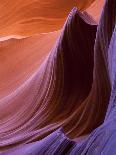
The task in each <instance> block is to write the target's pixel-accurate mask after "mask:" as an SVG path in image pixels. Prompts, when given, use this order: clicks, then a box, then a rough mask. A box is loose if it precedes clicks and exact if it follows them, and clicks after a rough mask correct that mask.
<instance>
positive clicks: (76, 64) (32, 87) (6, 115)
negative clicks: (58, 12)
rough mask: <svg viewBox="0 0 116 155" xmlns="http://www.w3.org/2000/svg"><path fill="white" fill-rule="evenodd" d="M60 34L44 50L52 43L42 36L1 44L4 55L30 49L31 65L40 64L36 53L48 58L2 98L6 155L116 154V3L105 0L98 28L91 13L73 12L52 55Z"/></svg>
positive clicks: (0, 133)
mask: <svg viewBox="0 0 116 155" xmlns="http://www.w3.org/2000/svg"><path fill="white" fill-rule="evenodd" d="M91 2H92V1H91ZM80 6H81V4H80ZM82 8H83V7H82ZM85 8H86V5H85ZM58 33H59V32H56V35H55V32H54V33H53V34H51V37H53V40H52V43H50V45H48V46H47V45H46V47H45V48H44V47H43V45H44V44H43V40H44V41H45V40H48V39H42V40H40V39H39V40H38V36H34V37H29V38H25V39H21V40H17V39H11V40H9V41H4V42H3V43H2V42H1V49H2V50H3V52H4V48H6V49H7V47H10V46H11V47H12V50H11V51H14V52H15V50H16V49H17V47H18V46H21V48H20V49H22V51H24V53H25V50H27V49H28V51H30V52H29V54H30V58H29V59H28V62H27V64H28V66H29V64H32V63H30V62H31V61H32V62H34V60H35V56H34V57H32V56H31V51H32V50H33V51H35V52H34V53H35V54H36V52H37V49H38V47H39V48H40V47H41V46H42V47H41V50H42V48H43V53H41V55H39V54H38V57H37V59H38V58H40V57H42V55H43V58H45V56H46V58H45V60H44V61H43V59H40V61H38V63H37V64H35V65H33V66H32V68H31V69H28V70H27V72H26V73H25V75H27V73H28V75H29V72H31V73H30V75H31V76H30V78H28V80H26V77H25V78H24V79H25V80H24V79H23V80H22V79H21V78H20V77H19V79H20V84H21V83H22V85H20V84H19V85H20V87H18V88H17V86H18V84H16V86H15V87H14V88H13V89H14V91H12V92H10V91H8V90H7V91H8V92H7V95H6V96H5V95H4V94H5V93H4V94H3V96H4V97H1V100H0V151H1V153H0V154H2V155H16V154H18V155H20V154H21V155H26V154H35V155H38V154H40V155H44V154H46V155H49V154H53V155H55V154H58V155H63V154H71V155H73V154H74V155H76V154H77V155H84V154H88V155H89V154H90V155H94V154H96V155H99V154H106V155H107V154H108V155H109V154H112V155H113V154H115V153H116V150H115V147H114V146H115V144H116V142H115V138H114V137H115V130H116V127H115V96H116V93H115V89H116V87H115V84H116V83H115V79H116V77H115V75H116V71H115V64H116V63H115V61H116V53H115V51H116V50H115V49H116V3H115V0H106V2H105V6H104V8H103V11H102V15H101V18H100V22H99V25H98V26H97V25H96V22H95V21H94V20H93V18H92V17H91V16H90V15H89V14H88V13H87V12H80V11H78V10H77V9H76V8H74V9H73V10H72V11H71V13H70V14H69V16H68V18H67V20H66V22H65V24H64V27H63V28H62V30H61V32H60V36H59V38H58V39H57V41H56V43H55V45H54V47H53V48H52V50H51V51H50V52H49V50H50V48H51V47H52V44H53V43H54V40H55V39H56V38H57V36H58ZM46 37H47V34H46V36H45V38H46ZM48 37H49V36H48ZM39 38H41V36H39ZM42 38H44V37H43V35H42ZM38 41H40V42H41V46H40V45H39V46H37V45H38ZM40 42H39V43H40ZM14 43H15V44H14ZM44 43H45V42H44ZM13 44H14V45H15V46H13ZM46 44H47V41H46ZM26 48H27V49H26ZM27 53H28V52H27ZM20 54H21V53H18V54H17V56H20ZM22 56H23V53H22V54H21V57H22ZM24 56H27V54H24ZM15 58H16V57H15ZM15 58H14V59H15ZM26 60H27V59H26ZM9 61H10V60H9ZM13 61H14V60H13ZM7 62H8V61H7ZM19 62H20V61H19ZM37 66H39V67H38V68H37ZM30 67H31V65H30ZM1 68H2V67H1ZM35 70H36V71H35ZM22 73H23V72H22ZM22 77H23V76H22ZM16 88H17V89H16ZM62 128H63V130H62ZM11 148H12V149H11Z"/></svg>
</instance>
